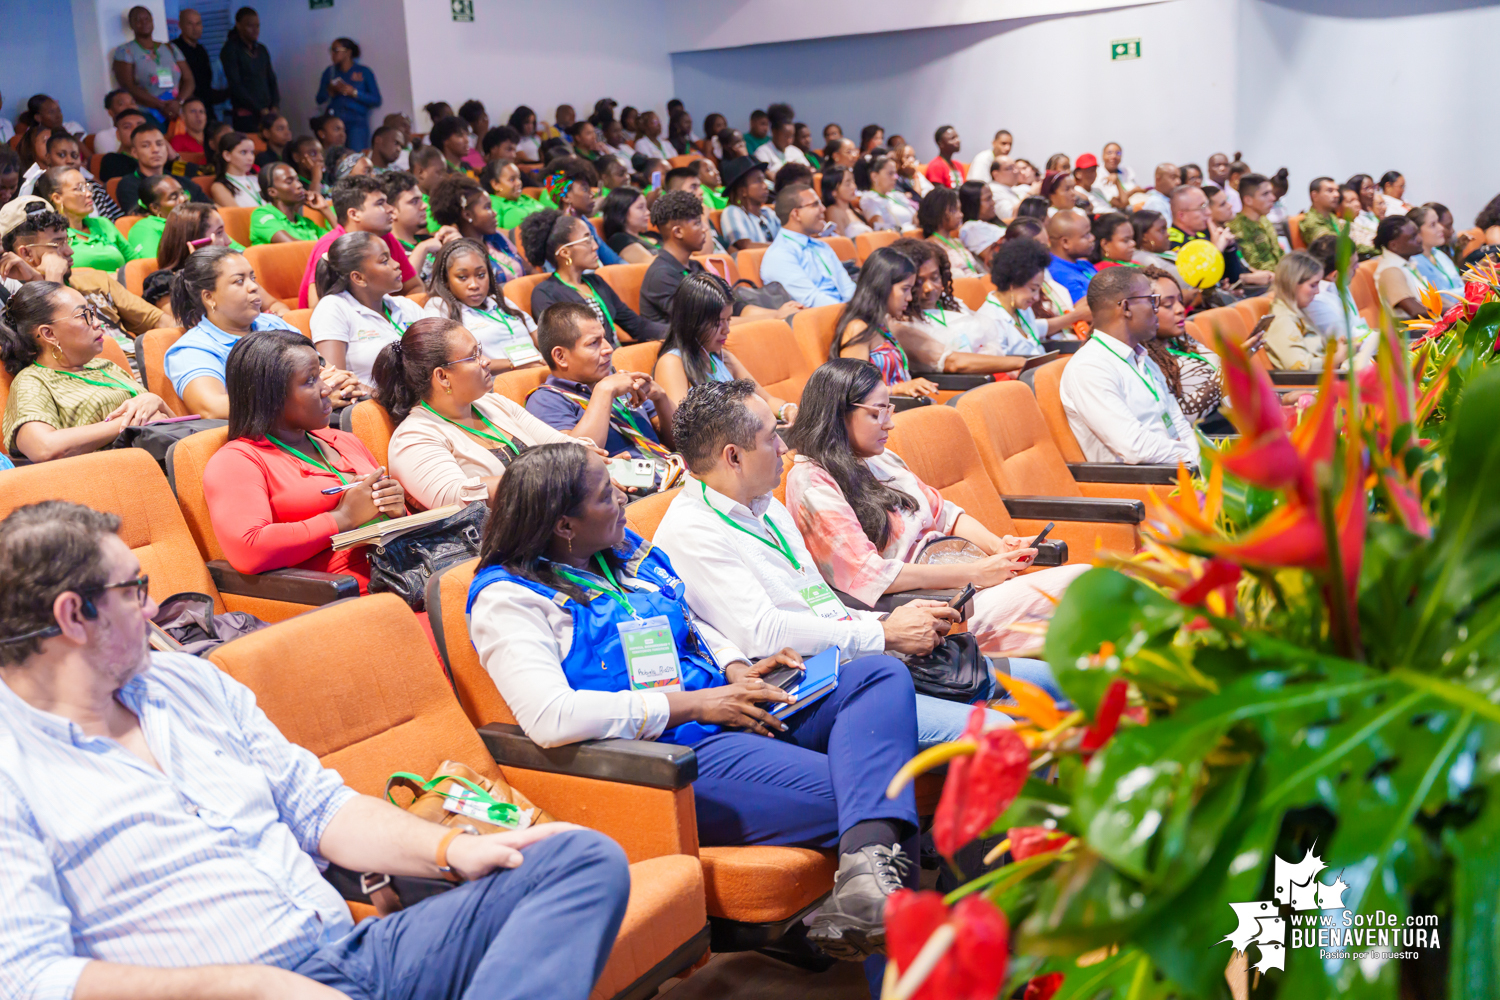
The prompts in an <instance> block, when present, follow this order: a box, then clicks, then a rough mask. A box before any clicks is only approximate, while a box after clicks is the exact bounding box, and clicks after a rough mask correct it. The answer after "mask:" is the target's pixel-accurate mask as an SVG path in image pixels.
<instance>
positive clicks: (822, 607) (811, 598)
mask: <svg viewBox="0 0 1500 1000" xmlns="http://www.w3.org/2000/svg"><path fill="white" fill-rule="evenodd" d="M799 593H801V594H802V599H803V600H804V601H806V602H807V606H808V607H809V608H812V612H813V614H815V615H817V616H818V617H819V618H830V619H832V620H834V621H841V622H846V621H849V620H850V618H849V611H848V609H847V608H845V607H844V605H843V602H841V601H840V600H839V599H838V598H837V597H835V596H834V595H833V591H832V590H831V589H829V587H828V584H826V583H815V584H813V585H812V586H810V587H803V588H802V590H801V591H799Z"/></svg>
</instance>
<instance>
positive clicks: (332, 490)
mask: <svg viewBox="0 0 1500 1000" xmlns="http://www.w3.org/2000/svg"><path fill="white" fill-rule="evenodd" d="M380 476H381V478H382V479H383V478H385V466H383V465H382V466H381V467H380ZM358 485H359V480H357V479H356V480H355V481H354V482H352V483H344V484H343V485H342V486H330V487H328V489H326V490H323V491H322V493H323V495H324V496H325V497H331V496H334V495H336V494H339V493H345V492H347V491H349V490H352V489H354V487H356V486H358Z"/></svg>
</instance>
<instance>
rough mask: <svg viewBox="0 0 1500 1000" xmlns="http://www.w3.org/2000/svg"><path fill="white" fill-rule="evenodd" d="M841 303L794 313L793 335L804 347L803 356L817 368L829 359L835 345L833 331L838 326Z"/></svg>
mask: <svg viewBox="0 0 1500 1000" xmlns="http://www.w3.org/2000/svg"><path fill="white" fill-rule="evenodd" d="M843 311H844V307H843V306H841V305H828V306H813V307H812V308H811V309H799V310H797V311H796V312H794V313H792V335H793V336H795V337H796V338H797V346H798V347H800V348H802V357H803V358H805V359H806V360H807V363H808V364H809V365H811V366H812V367H813V369H814V370H816V369H817V368H818V367H819V366H820V365H822V364H823V362H825V361H827V360H828V351H829V349H830V348H831V347H832V346H833V331H834V329H835V327H837V326H838V322H839V314H840V313H842V312H843Z"/></svg>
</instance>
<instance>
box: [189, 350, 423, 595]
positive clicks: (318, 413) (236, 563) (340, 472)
mask: <svg viewBox="0 0 1500 1000" xmlns="http://www.w3.org/2000/svg"><path fill="white" fill-rule="evenodd" d="M320 367H321V365H320V364H319V361H318V352H317V351H316V350H314V349H313V346H312V344H310V343H308V341H307V338H305V337H303V336H302V335H300V334H297V333H293V332H290V331H287V330H265V331H262V332H260V333H252V334H249V335H247V336H245V337H242V338H240V341H239V342H238V343H237V344H235V345H234V349H233V350H231V351H230V352H229V360H228V361H227V362H226V364H225V370H224V382H225V386H226V388H227V390H228V394H229V443H228V444H226V445H225V446H224V447H223V448H220V449H219V450H218V452H217V453H215V455H214V457H213V458H211V459H209V460H208V467H207V468H206V469H204V472H203V494H204V499H205V500H206V501H207V503H208V514H209V519H210V520H211V521H212V522H213V526H214V534H215V535H216V536H217V537H218V539H219V545H220V547H221V548H223V550H224V555H225V556H226V557H227V558H228V559H229V563H230V565H231V566H233V567H234V568H235V569H236V570H238V571H240V572H241V573H265V572H267V571H269V570H273V569H286V568H288V567H296V568H298V569H313V570H321V571H323V572H326V573H348V574H349V575H351V576H353V577H355V578H357V579H358V580H359V589H360V591H361V592H364V591H365V590H366V589H367V588H368V586H369V583H370V567H369V563H368V562H367V561H366V559H365V550H364V547H363V546H357V547H355V548H352V549H345V550H344V551H342V552H334V551H332V549H330V547H329V540H330V539H331V538H332V537H333V536H334V535H336V534H338V533H339V532H341V531H349V530H350V529H352V528H357V527H359V526H361V525H363V524H367V523H369V522H370V521H373V520H375V519H376V518H377V517H379V516H380V515H382V514H383V515H386V516H387V517H400V516H401V515H403V514H405V513H406V497H405V494H404V493H403V492H402V490H401V484H400V483H398V482H396V480H394V479H391V478H390V477H388V476H387V475H386V474H385V469H383V468H381V467H380V466H379V464H378V463H377V462H376V460H375V456H374V455H371V454H370V450H369V449H368V448H366V447H365V446H364V445H363V444H362V443H360V440H359V439H358V438H356V437H355V436H354V435H353V434H348V433H345V432H344V431H338V430H332V429H330V428H329V426H328V417H329V415H330V414H331V413H332V412H333V407H332V404H331V403H330V402H329V399H328V383H326V382H324V381H323V380H322V379H321V378H320V377H319V376H318V372H319V369H320ZM345 483H353V484H355V485H354V486H353V488H352V489H349V490H346V491H344V492H343V493H338V494H334V495H332V496H328V495H325V494H324V493H323V492H322V491H323V490H325V489H327V488H328V487H330V486H340V485H343V484H345Z"/></svg>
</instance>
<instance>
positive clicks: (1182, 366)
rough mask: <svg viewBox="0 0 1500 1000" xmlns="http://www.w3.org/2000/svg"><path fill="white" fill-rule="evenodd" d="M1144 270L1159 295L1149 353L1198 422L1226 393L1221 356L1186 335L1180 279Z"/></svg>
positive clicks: (1257, 338) (1256, 343)
mask: <svg viewBox="0 0 1500 1000" xmlns="http://www.w3.org/2000/svg"><path fill="white" fill-rule="evenodd" d="M1210 162H1212V161H1210ZM1141 273H1142V274H1144V275H1145V276H1146V277H1147V278H1149V279H1150V281H1151V289H1152V291H1154V292H1155V293H1156V295H1157V305H1156V338H1155V339H1154V340H1148V341H1146V343H1145V345H1144V346H1145V348H1146V354H1147V355H1149V356H1150V358H1151V360H1152V361H1154V362H1156V367H1158V368H1160V369H1161V373H1162V377H1163V378H1165V379H1166V381H1167V388H1168V389H1170V390H1171V392H1172V395H1173V396H1174V397H1175V398H1176V400H1177V405H1178V407H1179V408H1181V410H1182V415H1183V416H1184V417H1186V418H1187V419H1188V420H1189V421H1191V422H1192V423H1193V424H1195V425H1196V424H1199V423H1201V422H1202V421H1203V420H1204V418H1206V417H1210V416H1212V415H1213V414H1214V413H1216V412H1217V411H1218V408H1219V401H1220V400H1221V399H1222V398H1223V396H1224V387H1223V380H1222V378H1221V376H1220V374H1219V356H1218V355H1217V354H1215V353H1214V352H1213V351H1208V352H1206V353H1205V352H1204V351H1201V350H1199V349H1198V343H1197V341H1195V340H1193V338H1192V337H1189V336H1188V335H1187V324H1186V323H1185V322H1184V320H1185V318H1186V317H1187V307H1186V306H1185V305H1184V304H1183V301H1182V287H1181V286H1180V285H1178V284H1177V279H1176V278H1173V277H1172V276H1171V275H1170V274H1168V273H1167V272H1166V271H1164V270H1162V269H1161V268H1159V267H1143V268H1141ZM1265 325H1267V324H1264V323H1263V324H1261V328H1260V329H1257V331H1256V332H1255V334H1254V335H1253V342H1250V341H1247V342H1246V347H1247V348H1248V349H1249V350H1250V351H1251V352H1254V351H1256V350H1258V349H1259V347H1260V342H1261V332H1262V330H1263V329H1264V326H1265ZM1227 429H1228V428H1226V430H1227Z"/></svg>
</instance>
